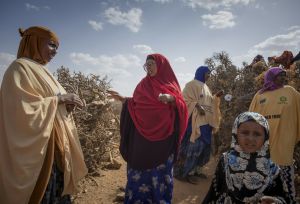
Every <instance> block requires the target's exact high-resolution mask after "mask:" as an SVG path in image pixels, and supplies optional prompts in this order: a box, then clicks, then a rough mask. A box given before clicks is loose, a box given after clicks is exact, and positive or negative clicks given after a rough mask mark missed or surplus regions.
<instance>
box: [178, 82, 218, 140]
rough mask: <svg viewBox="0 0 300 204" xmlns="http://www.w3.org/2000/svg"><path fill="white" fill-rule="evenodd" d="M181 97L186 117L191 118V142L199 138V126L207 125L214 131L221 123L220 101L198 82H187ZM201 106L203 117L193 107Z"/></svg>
mask: <svg viewBox="0 0 300 204" xmlns="http://www.w3.org/2000/svg"><path fill="white" fill-rule="evenodd" d="M183 97H184V101H185V102H186V105H187V108H188V117H190V116H191V115H192V116H191V117H192V119H191V120H192V134H191V137H190V141H191V142H195V140H196V139H197V138H198V137H200V135H201V132H200V128H199V127H200V126H202V125H207V124H209V125H210V126H212V127H213V128H214V129H213V131H216V130H217V129H218V128H219V125H220V121H221V112H220V108H219V105H220V99H219V98H218V97H216V96H213V95H212V94H211V92H210V90H209V88H208V86H207V85H206V84H205V83H203V82H201V81H198V80H192V81H190V82H188V83H187V84H186V86H185V88H184V89H183ZM197 103H198V104H199V105H201V106H202V107H203V108H204V111H205V115H200V114H199V112H198V110H197V108H195V106H196V105H197Z"/></svg>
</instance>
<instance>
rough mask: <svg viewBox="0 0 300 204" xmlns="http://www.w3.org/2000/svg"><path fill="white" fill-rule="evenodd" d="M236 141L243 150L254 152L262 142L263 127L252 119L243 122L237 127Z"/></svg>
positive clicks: (259, 147)
mask: <svg viewBox="0 0 300 204" xmlns="http://www.w3.org/2000/svg"><path fill="white" fill-rule="evenodd" d="M237 141H238V144H239V145H240V147H241V148H242V150H243V151H244V152H246V153H254V152H256V151H258V150H260V149H261V147H262V145H263V144H264V141H265V131H264V128H263V127H262V126H261V125H259V124H258V123H256V122H254V121H247V122H244V123H242V124H241V125H240V126H239V128H238V131H237Z"/></svg>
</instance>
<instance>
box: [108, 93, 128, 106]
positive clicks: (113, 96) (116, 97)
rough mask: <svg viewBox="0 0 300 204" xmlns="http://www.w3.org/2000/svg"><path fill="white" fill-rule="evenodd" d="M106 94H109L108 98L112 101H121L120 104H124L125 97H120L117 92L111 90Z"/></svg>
mask: <svg viewBox="0 0 300 204" xmlns="http://www.w3.org/2000/svg"><path fill="white" fill-rule="evenodd" d="M107 93H108V94H109V95H108V98H113V99H115V100H117V101H121V102H122V103H124V102H125V100H126V97H124V96H121V95H120V94H119V93H118V92H116V91H113V90H107Z"/></svg>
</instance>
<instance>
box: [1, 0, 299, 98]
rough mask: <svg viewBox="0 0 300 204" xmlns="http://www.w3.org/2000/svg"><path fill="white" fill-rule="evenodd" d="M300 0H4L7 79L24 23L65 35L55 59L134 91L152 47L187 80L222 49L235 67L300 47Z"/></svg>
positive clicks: (54, 66)
mask: <svg viewBox="0 0 300 204" xmlns="http://www.w3.org/2000/svg"><path fill="white" fill-rule="evenodd" d="M299 8H300V1H299V0H127V1H126V0H51V1H50V0H26V1H22V0H19V1H17V0H1V2H0V25H1V30H0V36H1V37H0V80H1V79H2V76H3V73H4V72H5V69H6V68H7V67H8V65H9V64H10V63H11V62H12V60H14V59H15V57H16V53H17V49H18V45H19V41H20V37H19V34H18V28H19V27H21V28H28V27H30V26H34V25H41V26H46V27H49V28H50V29H51V30H53V31H55V32H56V34H57V35H58V36H59V38H60V47H59V50H58V54H57V55H56V57H55V58H54V59H53V61H51V62H50V63H49V64H48V68H49V69H50V70H51V71H52V72H54V71H55V70H56V69H57V68H59V67H60V66H61V65H63V66H65V67H68V68H70V69H71V70H75V71H81V72H83V73H85V74H89V73H93V74H98V75H101V76H104V75H107V76H108V77H109V79H111V80H112V81H111V84H112V86H113V89H114V90H116V91H119V92H120V93H121V94H123V95H126V96H130V95H131V94H132V92H133V90H134V88H135V86H136V85H137V83H138V82H139V81H140V80H141V79H142V78H143V77H144V76H145V72H144V71H143V68H142V65H143V64H144V62H145V58H146V56H147V54H149V53H154V52H156V53H161V54H163V55H165V56H166V57H167V58H168V59H169V61H170V63H171V65H172V67H173V69H174V71H175V74H176V76H177V78H178V80H179V82H180V84H181V86H182V88H183V87H184V84H185V83H186V82H188V81H190V80H191V79H192V78H193V76H194V72H195V70H196V68H197V67H199V66H200V65H202V64H203V63H204V60H205V59H206V58H208V57H211V56H212V55H213V54H214V53H215V52H220V51H226V52H228V53H229V55H230V57H231V59H232V61H233V62H234V64H235V65H237V66H241V64H242V62H243V61H246V62H248V63H250V62H251V60H252V59H253V57H254V56H256V55H257V54H262V55H263V56H264V57H265V59H266V58H267V57H268V56H273V55H280V54H281V53H282V52H283V51H284V50H290V51H292V52H293V53H294V55H295V54H296V53H298V52H299V51H300V49H299V48H300V21H299V20H300V12H299Z"/></svg>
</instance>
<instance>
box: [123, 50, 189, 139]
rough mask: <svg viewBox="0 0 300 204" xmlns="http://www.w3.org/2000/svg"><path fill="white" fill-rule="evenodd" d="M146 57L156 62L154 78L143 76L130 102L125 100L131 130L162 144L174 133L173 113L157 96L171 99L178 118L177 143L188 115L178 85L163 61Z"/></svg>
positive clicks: (161, 57) (182, 133) (162, 58)
mask: <svg viewBox="0 0 300 204" xmlns="http://www.w3.org/2000/svg"><path fill="white" fill-rule="evenodd" d="M149 56H152V57H153V58H154V60H155V62H156V66H157V74H156V75H155V76H153V77H151V76H149V75H147V76H146V77H145V78H143V79H142V80H141V82H140V83H139V84H138V85H137V87H136V88H135V90H134V93H133V98H131V99H129V100H128V109H129V113H130V115H131V118H132V120H133V122H134V124H135V127H136V128H137V130H138V131H139V133H140V134H141V135H143V136H144V137H145V138H146V139H148V140H150V141H160V140H164V139H166V138H168V137H169V136H170V135H172V133H173V131H174V120H175V116H176V112H175V111H176V110H175V108H174V106H173V105H171V104H164V103H162V102H160V101H159V100H158V95H159V94H160V93H164V94H170V95H172V96H173V97H174V98H175V106H176V108H177V111H178V114H179V137H180V138H179V143H180V142H181V139H182V137H183V135H184V132H185V130H186V127H187V122H188V113H187V107H186V104H185V102H184V99H183V96H182V94H181V89H180V86H179V83H178V81H177V78H176V76H175V74H174V72H173V70H172V68H171V65H170V63H169V61H168V60H167V58H165V57H164V56H163V55H160V54H152V55H149Z"/></svg>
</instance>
